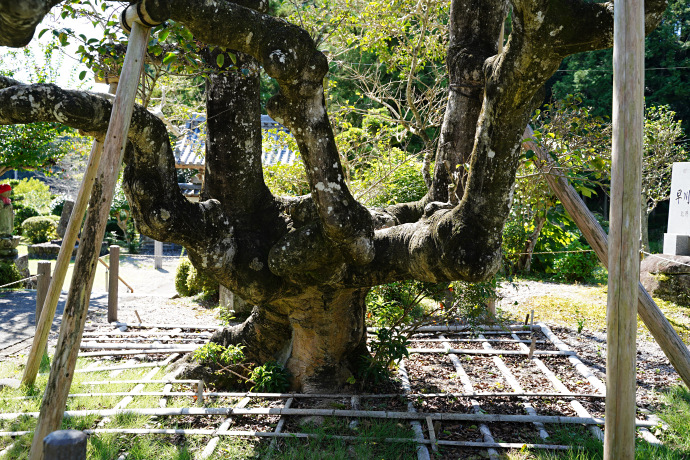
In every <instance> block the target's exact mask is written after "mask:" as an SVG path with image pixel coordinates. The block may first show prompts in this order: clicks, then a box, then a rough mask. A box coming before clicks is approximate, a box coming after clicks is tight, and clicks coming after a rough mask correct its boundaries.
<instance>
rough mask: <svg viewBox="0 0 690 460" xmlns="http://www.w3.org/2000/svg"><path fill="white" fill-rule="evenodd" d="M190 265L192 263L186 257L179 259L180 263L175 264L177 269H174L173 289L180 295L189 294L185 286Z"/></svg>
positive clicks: (185, 295)
mask: <svg viewBox="0 0 690 460" xmlns="http://www.w3.org/2000/svg"><path fill="white" fill-rule="evenodd" d="M191 267H192V263H191V262H190V261H189V259H187V258H186V257H185V258H183V259H180V263H179V264H177V270H176V271H175V290H176V291H177V293H178V294H180V295H181V296H182V297H187V296H190V295H191V293H190V292H189V288H188V287H187V278H188V277H189V270H190V269H191Z"/></svg>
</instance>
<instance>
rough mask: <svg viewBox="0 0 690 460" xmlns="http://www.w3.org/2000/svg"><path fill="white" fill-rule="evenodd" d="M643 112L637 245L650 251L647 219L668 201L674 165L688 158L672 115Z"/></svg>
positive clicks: (661, 110) (663, 110) (665, 109)
mask: <svg viewBox="0 0 690 460" xmlns="http://www.w3.org/2000/svg"><path fill="white" fill-rule="evenodd" d="M645 112H646V113H645V122H644V153H643V157H642V200H641V209H640V241H641V243H642V249H643V250H644V251H649V250H650V248H649V215H650V214H651V213H652V211H654V210H655V209H656V207H657V205H658V204H659V203H661V202H662V201H666V200H668V199H669V197H670V194H671V171H672V169H673V162H677V161H688V154H687V152H686V151H685V149H683V146H682V144H680V141H681V139H683V137H684V136H683V134H684V133H683V128H682V127H681V122H680V121H679V120H676V119H675V115H676V114H675V112H673V111H672V110H670V109H669V107H668V106H661V107H648V108H647V110H646V111H645Z"/></svg>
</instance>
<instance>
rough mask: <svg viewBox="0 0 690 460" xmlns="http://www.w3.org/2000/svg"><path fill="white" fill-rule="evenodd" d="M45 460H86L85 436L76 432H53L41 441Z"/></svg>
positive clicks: (80, 432)
mask: <svg viewBox="0 0 690 460" xmlns="http://www.w3.org/2000/svg"><path fill="white" fill-rule="evenodd" d="M43 455H44V456H45V460H86V435H85V434H84V433H83V432H82V431H77V430H60V431H53V432H52V433H50V434H49V435H48V436H46V437H45V439H44V440H43Z"/></svg>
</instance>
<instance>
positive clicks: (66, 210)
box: [56, 200, 74, 238]
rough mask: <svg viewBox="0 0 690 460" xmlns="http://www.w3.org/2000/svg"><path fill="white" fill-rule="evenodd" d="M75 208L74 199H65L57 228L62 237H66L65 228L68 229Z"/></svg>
mask: <svg viewBox="0 0 690 460" xmlns="http://www.w3.org/2000/svg"><path fill="white" fill-rule="evenodd" d="M73 209H74V201H72V200H65V204H64V205H63V206H62V213H61V214H60V222H58V226H57V230H56V232H57V234H58V236H59V237H60V238H64V237H65V230H67V224H68V223H69V219H70V216H72V210H73Z"/></svg>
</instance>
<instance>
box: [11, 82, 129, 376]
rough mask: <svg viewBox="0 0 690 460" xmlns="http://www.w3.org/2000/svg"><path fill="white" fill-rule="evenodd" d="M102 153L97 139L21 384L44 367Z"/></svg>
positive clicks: (39, 318)
mask: <svg viewBox="0 0 690 460" xmlns="http://www.w3.org/2000/svg"><path fill="white" fill-rule="evenodd" d="M116 88H117V83H113V84H111V85H110V92H111V93H114V92H115V89H116ZM102 154H103V142H101V141H99V140H95V141H94V142H93V145H92V146H91V154H90V155H89V162H88V164H87V165H86V172H85V173H84V178H83V179H82V181H81V185H80V186H79V192H78V194H77V200H76V201H75V202H74V207H73V208H72V214H71V216H70V218H69V222H68V224H67V229H66V230H65V236H64V237H63V239H62V244H61V245H60V253H59V254H58V258H57V261H56V262H55V272H54V273H53V277H52V279H51V280H50V285H49V287H48V294H47V295H46V297H45V301H44V303H43V308H42V309H41V315H40V316H36V333H35V334H34V340H33V343H32V345H31V351H30V352H29V357H28V358H27V361H26V368H25V369H24V375H23V377H22V384H24V385H29V386H31V385H33V384H34V382H35V381H36V374H38V368H39V366H40V364H41V358H42V357H43V350H45V349H46V347H47V345H48V335H49V334H50V326H51V324H52V323H53V318H55V310H56V309H57V304H58V300H59V299H60V294H61V292H62V285H63V284H64V283H65V276H66V274H67V269H68V268H69V262H70V260H71V259H72V250H73V249H74V245H75V244H76V242H77V236H78V235H79V230H80V229H81V221H82V219H83V217H84V213H85V212H86V206H87V204H88V202H89V197H90V196H91V190H92V188H93V183H94V180H95V178H96V173H97V171H98V165H99V164H100V162H101V156H102Z"/></svg>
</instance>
